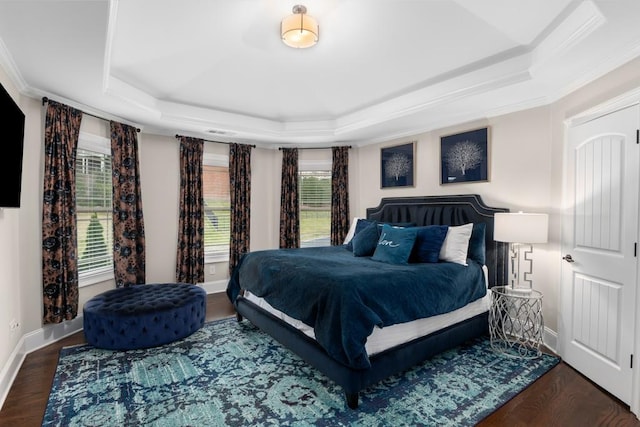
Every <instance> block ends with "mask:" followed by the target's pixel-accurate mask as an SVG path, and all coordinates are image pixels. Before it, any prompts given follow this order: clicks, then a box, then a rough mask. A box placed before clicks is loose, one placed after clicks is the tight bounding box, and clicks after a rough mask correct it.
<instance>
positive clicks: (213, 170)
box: [202, 164, 231, 258]
mask: <svg viewBox="0 0 640 427" xmlns="http://www.w3.org/2000/svg"><path fill="white" fill-rule="evenodd" d="M202 180H203V182H202V193H203V197H204V248H205V249H204V252H205V257H206V258H212V257H214V258H224V257H228V256H229V240H230V236H231V232H230V206H231V202H230V195H229V167H228V166H220V165H211V164H204V165H203V170H202Z"/></svg>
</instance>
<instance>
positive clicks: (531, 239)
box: [493, 212, 549, 243]
mask: <svg viewBox="0 0 640 427" xmlns="http://www.w3.org/2000/svg"><path fill="white" fill-rule="evenodd" d="M493 219H494V222H493V225H494V228H493V240H496V241H498V242H509V243H546V242H547V234H548V228H549V216H548V215H547V214H540V213H522V212H518V213H496V214H495V215H494V217H493Z"/></svg>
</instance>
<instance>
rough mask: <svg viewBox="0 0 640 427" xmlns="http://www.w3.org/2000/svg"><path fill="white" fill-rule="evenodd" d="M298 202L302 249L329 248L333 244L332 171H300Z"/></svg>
mask: <svg viewBox="0 0 640 427" xmlns="http://www.w3.org/2000/svg"><path fill="white" fill-rule="evenodd" d="M302 165H303V164H302V162H301V166H302ZM298 200H299V203H300V247H303V248H305V247H311V246H329V245H330V244H331V171H330V170H300V171H298Z"/></svg>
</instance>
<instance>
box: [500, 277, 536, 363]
mask: <svg viewBox="0 0 640 427" xmlns="http://www.w3.org/2000/svg"><path fill="white" fill-rule="evenodd" d="M543 330H544V320H543V318H542V293H540V292H538V291H536V290H533V289H528V288H527V289H521V288H511V287H509V286H494V287H493V288H491V308H490V309H489V335H490V338H491V347H492V348H493V349H494V350H495V351H497V352H499V353H502V354H505V355H507V356H512V357H521V358H527V359H534V358H536V357H540V356H541V355H542V351H541V346H542V333H543Z"/></svg>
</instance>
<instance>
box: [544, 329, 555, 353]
mask: <svg viewBox="0 0 640 427" xmlns="http://www.w3.org/2000/svg"><path fill="white" fill-rule="evenodd" d="M542 342H543V343H544V345H545V346H546V347H547V348H548V349H549V350H551V351H553V352H554V353H556V354H558V350H557V349H558V333H557V332H556V331H554V330H552V329H549V328H547V327H546V326H545V328H544V332H543V334H542Z"/></svg>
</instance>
